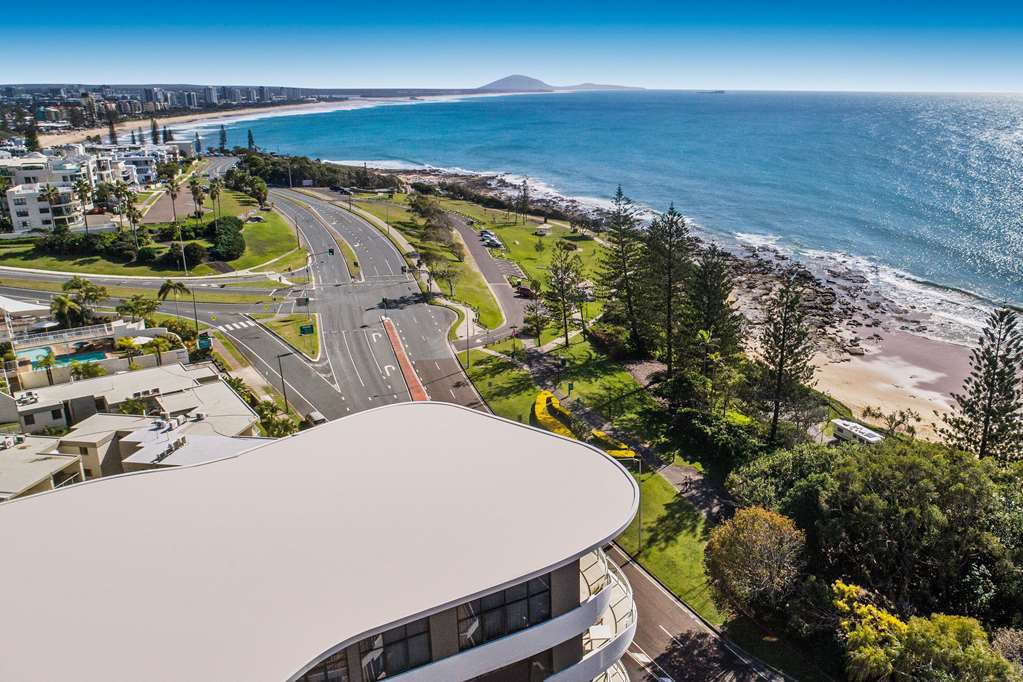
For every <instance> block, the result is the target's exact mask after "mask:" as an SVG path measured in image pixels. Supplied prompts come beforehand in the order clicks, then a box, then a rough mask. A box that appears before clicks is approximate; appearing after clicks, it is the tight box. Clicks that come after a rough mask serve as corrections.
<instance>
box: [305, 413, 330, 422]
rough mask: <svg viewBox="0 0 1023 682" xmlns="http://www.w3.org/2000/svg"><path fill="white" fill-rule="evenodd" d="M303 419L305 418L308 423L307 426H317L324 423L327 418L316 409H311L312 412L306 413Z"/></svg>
mask: <svg viewBox="0 0 1023 682" xmlns="http://www.w3.org/2000/svg"><path fill="white" fill-rule="evenodd" d="M305 420H306V423H307V424H309V426H319V425H320V424H326V423H327V418H326V417H324V416H323V415H322V414H320V413H319V412H317V411H316V410H313V411H312V412H310V413H309V414H307V415H306V416H305Z"/></svg>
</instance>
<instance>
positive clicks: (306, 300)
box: [295, 296, 309, 305]
mask: <svg viewBox="0 0 1023 682" xmlns="http://www.w3.org/2000/svg"><path fill="white" fill-rule="evenodd" d="M295 303H296V304H297V305H309V297H308V296H303V297H302V298H300V299H298V300H296V301H295Z"/></svg>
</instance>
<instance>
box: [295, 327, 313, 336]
mask: <svg viewBox="0 0 1023 682" xmlns="http://www.w3.org/2000/svg"><path fill="white" fill-rule="evenodd" d="M298 333H299V335H300V336H309V335H310V334H315V333H316V327H314V326H313V325H311V324H303V325H301V326H300V327H299V328H298Z"/></svg>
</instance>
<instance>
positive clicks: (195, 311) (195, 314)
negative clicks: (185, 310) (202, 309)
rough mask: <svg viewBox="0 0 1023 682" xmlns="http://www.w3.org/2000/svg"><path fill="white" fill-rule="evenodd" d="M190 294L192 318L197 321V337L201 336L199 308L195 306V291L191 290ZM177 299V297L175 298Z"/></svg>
mask: <svg viewBox="0 0 1023 682" xmlns="http://www.w3.org/2000/svg"><path fill="white" fill-rule="evenodd" d="M189 293H191V294H192V316H193V318H194V319H195V335H196V336H198V335H199V308H198V307H196V305H195V290H194V289H190V290H189ZM175 298H176V297H175Z"/></svg>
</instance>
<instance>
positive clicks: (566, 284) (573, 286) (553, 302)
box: [543, 241, 583, 348]
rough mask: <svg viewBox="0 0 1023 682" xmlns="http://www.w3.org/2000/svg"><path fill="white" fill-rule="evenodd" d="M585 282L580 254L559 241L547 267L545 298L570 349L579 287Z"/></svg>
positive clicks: (548, 308)
mask: <svg viewBox="0 0 1023 682" xmlns="http://www.w3.org/2000/svg"><path fill="white" fill-rule="evenodd" d="M582 280H583V261H582V258H580V257H579V254H578V253H576V252H575V251H573V250H571V249H570V248H569V246H568V245H567V244H566V243H565V242H563V241H559V242H558V243H557V244H555V246H554V254H553V255H552V256H551V263H550V265H549V266H548V267H547V285H546V286H545V287H544V291H543V298H544V303H545V304H546V306H547V310H549V311H550V312H551V314H552V315H554V317H556V318H557V320H558V322H559V323H560V325H561V329H562V332H563V333H564V335H565V347H566V348H567V347H568V332H569V325H570V322H571V319H572V315H573V313H574V312H575V306H576V304H577V303H578V302H579V285H580V284H582Z"/></svg>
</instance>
